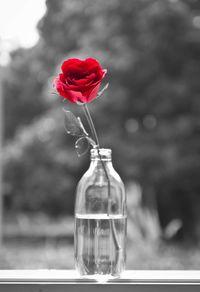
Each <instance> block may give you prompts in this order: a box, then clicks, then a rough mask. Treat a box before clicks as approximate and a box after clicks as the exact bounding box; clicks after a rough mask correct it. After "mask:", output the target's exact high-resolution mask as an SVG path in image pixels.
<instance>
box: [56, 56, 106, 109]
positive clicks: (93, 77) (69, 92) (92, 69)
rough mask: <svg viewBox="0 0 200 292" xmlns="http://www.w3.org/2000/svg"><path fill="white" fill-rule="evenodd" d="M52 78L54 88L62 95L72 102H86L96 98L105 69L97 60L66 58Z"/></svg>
mask: <svg viewBox="0 0 200 292" xmlns="http://www.w3.org/2000/svg"><path fill="white" fill-rule="evenodd" d="M61 71H62V73H60V74H59V75H58V76H57V77H56V78H55V80H54V84H53V86H54V88H55V89H56V91H57V92H58V93H59V95H61V96H62V97H64V98H66V99H67V100H69V101H71V102H73V103H88V102H90V101H92V100H93V99H95V98H96V96H97V94H98V90H99V87H100V84H101V81H102V79H103V78H104V76H105V74H106V72H107V71H106V69H102V68H101V66H100V64H99V63H98V61H97V60H95V59H92V58H88V59H86V60H79V59H75V58H74V59H68V60H66V61H64V63H63V64H62V66H61Z"/></svg>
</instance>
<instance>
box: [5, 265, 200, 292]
mask: <svg viewBox="0 0 200 292" xmlns="http://www.w3.org/2000/svg"><path fill="white" fill-rule="evenodd" d="M179 289H181V291H182V292H186V291H190V292H191V291H192V292H193V291H195V292H199V291H200V271H197V270H196V271H191V270H190V271H174V270H173V271H171V270H170V271H169V270H166V271H163V270H162V271H161V270H156V271H152V270H148V271H144V270H142V271H139V270H136V271H134V270H132V271H130V270H129V271H125V272H124V274H123V275H122V277H121V278H120V279H115V280H111V281H109V282H106V283H103V285H102V283H98V282H95V281H93V280H87V279H81V278H80V277H78V275H77V274H76V272H75V271H74V270H0V292H1V291H2V292H7V291H8V292H18V291H20V292H25V291H26V292H27V291H31V292H36V291H37V292H38V291H40V292H43V291H44V292H47V291H48V292H53V291H54V292H67V291H69V292H72V291H76V292H79V291H80V292H85V291H87V292H93V291H95V292H100V291H104V292H107V291H108V292H112V291H115V292H118V291H123V292H129V291H134V292H143V291H148V292H166V291H167V292H171V291H173V292H175V291H176V292H177V291H180V290H179Z"/></svg>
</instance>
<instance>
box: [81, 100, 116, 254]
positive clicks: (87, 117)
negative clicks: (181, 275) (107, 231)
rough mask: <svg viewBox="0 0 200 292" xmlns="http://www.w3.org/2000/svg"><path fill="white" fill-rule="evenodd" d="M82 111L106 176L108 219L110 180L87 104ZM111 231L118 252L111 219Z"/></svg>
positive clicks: (108, 213) (114, 229)
mask: <svg viewBox="0 0 200 292" xmlns="http://www.w3.org/2000/svg"><path fill="white" fill-rule="evenodd" d="M83 110H84V114H85V116H86V119H87V121H88V124H89V126H90V129H91V132H92V135H93V138H94V139H95V140H96V143H97V144H96V148H97V152H98V156H99V160H100V161H101V165H102V167H103V170H104V173H105V176H106V180H107V183H108V209H107V215H108V217H109V216H110V212H111V193H110V189H111V186H110V178H109V175H108V172H107V169H106V167H105V164H104V162H103V160H102V159H101V155H100V147H99V139H98V136H97V132H96V129H95V126H94V123H93V121H92V117H91V115H90V112H89V110H88V107H87V104H83ZM111 231H112V236H113V241H114V244H115V247H116V249H117V251H118V252H119V251H120V250H121V247H120V244H119V241H118V238H117V232H116V228H115V223H114V220H113V219H111Z"/></svg>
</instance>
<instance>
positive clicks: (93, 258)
mask: <svg viewBox="0 0 200 292" xmlns="http://www.w3.org/2000/svg"><path fill="white" fill-rule="evenodd" d="M126 225H127V211H126V197H125V190H124V184H123V182H122V180H121V179H120V177H119V175H118V174H117V172H116V171H115V170H114V168H113V165H112V159H111V150H110V149H99V150H98V149H92V150H91V163H90V167H89V169H88V170H87V171H86V173H85V174H84V175H83V177H82V178H81V180H80V182H79V183H78V186H77V192H76V203H75V265H76V269H77V271H78V272H79V274H80V275H81V276H86V277H88V278H94V279H96V280H101V279H109V278H112V277H119V276H120V274H121V273H122V271H123V270H124V268H125V259H126V252H125V245H126Z"/></svg>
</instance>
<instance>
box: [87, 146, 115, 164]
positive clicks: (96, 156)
mask: <svg viewBox="0 0 200 292" xmlns="http://www.w3.org/2000/svg"><path fill="white" fill-rule="evenodd" d="M90 154H91V156H90V161H91V162H90V166H92V167H98V168H102V167H103V165H102V163H103V164H104V166H105V167H106V168H107V167H109V166H110V167H111V166H112V150H111V149H104V148H100V149H96V148H95V149H91V151H90Z"/></svg>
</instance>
